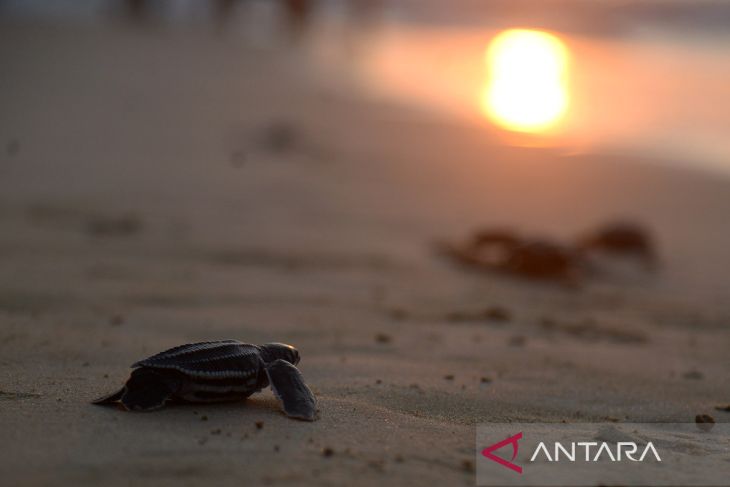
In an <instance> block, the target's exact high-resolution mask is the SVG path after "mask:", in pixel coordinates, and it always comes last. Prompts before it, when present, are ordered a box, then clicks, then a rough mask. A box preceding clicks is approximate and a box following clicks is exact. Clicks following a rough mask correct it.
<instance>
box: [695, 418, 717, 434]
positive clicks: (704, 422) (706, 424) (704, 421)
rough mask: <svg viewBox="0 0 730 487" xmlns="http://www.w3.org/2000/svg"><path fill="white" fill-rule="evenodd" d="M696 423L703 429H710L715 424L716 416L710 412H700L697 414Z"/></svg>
mask: <svg viewBox="0 0 730 487" xmlns="http://www.w3.org/2000/svg"><path fill="white" fill-rule="evenodd" d="M695 423H696V424H697V427H698V428H699V429H700V430H702V431H705V432H707V431H710V430H711V429H712V428H713V427H714V426H715V418H713V417H712V416H710V415H709V414H698V415H697V416H695Z"/></svg>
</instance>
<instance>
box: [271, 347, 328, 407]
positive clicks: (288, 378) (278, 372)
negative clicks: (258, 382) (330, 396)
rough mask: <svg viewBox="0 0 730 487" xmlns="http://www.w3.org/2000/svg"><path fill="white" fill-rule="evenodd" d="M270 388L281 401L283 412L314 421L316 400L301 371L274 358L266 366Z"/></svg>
mask: <svg viewBox="0 0 730 487" xmlns="http://www.w3.org/2000/svg"><path fill="white" fill-rule="evenodd" d="M266 373H267V374H268V376H269V382H270V383H271V390H272V391H274V394H275V395H276V397H277V398H278V399H279V401H281V405H282V407H283V408H284V412H285V413H286V415H287V416H289V417H290V418H296V419H303V420H305V421H314V420H315V418H316V415H317V400H316V399H315V398H314V394H312V391H311V390H309V387H307V385H306V384H305V383H304V378H303V377H302V374H301V372H299V370H298V369H297V368H296V367H294V366H293V365H292V364H290V363H289V362H286V361H285V360H281V359H279V360H274V361H273V362H271V363H270V364H269V365H268V366H267V367H266Z"/></svg>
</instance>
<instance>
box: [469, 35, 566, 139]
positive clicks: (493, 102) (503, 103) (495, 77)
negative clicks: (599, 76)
mask: <svg viewBox="0 0 730 487" xmlns="http://www.w3.org/2000/svg"><path fill="white" fill-rule="evenodd" d="M486 61H487V67H488V81H487V85H486V88H485V89H484V92H483V93H482V100H481V104H482V110H483V111H484V113H485V114H486V115H487V116H488V117H489V118H490V119H491V120H493V121H494V122H495V123H496V124H498V125H500V126H501V127H503V128H506V129H508V130H512V131H516V132H530V133H537V132H545V131H547V130H549V129H552V128H554V127H555V126H556V125H557V124H558V122H559V121H560V120H561V119H562V118H563V117H564V116H565V114H566V112H567V110H568V105H569V101H570V100H569V95H568V86H567V85H568V81H567V77H568V63H569V53H568V49H567V47H566V46H565V44H564V43H563V42H562V41H561V40H560V39H558V38H557V37H555V36H554V35H552V34H548V33H547V32H542V31H538V30H527V29H510V30H506V31H503V32H501V33H500V34H498V35H497V36H496V37H495V38H494V39H493V40H492V42H491V43H490V44H489V47H488V48H487V53H486Z"/></svg>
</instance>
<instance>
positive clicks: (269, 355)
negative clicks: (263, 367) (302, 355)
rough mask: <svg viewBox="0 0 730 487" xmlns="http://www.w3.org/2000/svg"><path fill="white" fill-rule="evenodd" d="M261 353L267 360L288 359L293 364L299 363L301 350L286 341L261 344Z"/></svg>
mask: <svg viewBox="0 0 730 487" xmlns="http://www.w3.org/2000/svg"><path fill="white" fill-rule="evenodd" d="M261 355H262V356H263V358H264V361H265V362H267V363H268V362H273V361H274V360H277V359H281V360H286V361H287V362H289V363H290V364H292V365H296V364H298V363H299V351H298V350H297V349H296V348H294V347H292V346H291V345H287V344H285V343H267V344H266V345H261Z"/></svg>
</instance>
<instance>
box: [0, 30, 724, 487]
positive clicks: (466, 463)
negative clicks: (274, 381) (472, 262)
mask: <svg viewBox="0 0 730 487" xmlns="http://www.w3.org/2000/svg"><path fill="white" fill-rule="evenodd" d="M306 59H307V58H306V57H305V56H302V55H301V53H300V52H298V51H297V50H296V49H295V48H290V47H286V46H285V47H282V46H276V47H271V46H268V47H260V46H256V45H250V44H241V43H240V42H238V40H237V39H236V38H235V37H229V36H226V35H219V36H211V35H208V34H207V33H203V32H200V31H199V30H196V29H193V28H191V29H183V28H178V29H174V28H170V29H167V30H164V31H153V30H144V29H130V28H128V27H127V26H125V25H118V24H115V23H110V24H107V25H103V26H102V25H99V26H90V25H73V24H71V25H61V26H59V25H54V24H50V23H43V22H33V21H18V20H16V21H12V22H11V21H9V20H4V21H3V22H2V24H0V62H1V64H2V65H3V67H4V68H3V75H2V77H1V78H0V106H2V110H0V142H1V143H2V148H3V151H2V153H0V431H2V432H3V434H2V435H1V436H0V451H1V452H2V455H0V472H2V473H1V475H2V479H3V480H2V483H3V484H5V485H17V486H21V485H100V484H103V485H176V486H180V485H200V484H201V483H208V484H210V485H242V484H243V485H245V484H249V485H303V484H307V485H343V484H347V485H433V484H439V485H474V475H475V474H474V455H475V428H476V425H478V424H482V423H489V422H538V421H539V422H561V421H566V422H614V421H619V422H686V421H687V422H691V421H694V418H695V415H697V414H702V413H704V414H711V415H713V416H714V417H715V420H716V421H718V422H728V420H730V413H728V412H722V411H717V410H715V407H716V406H719V405H723V404H728V403H730V374H728V366H729V362H728V345H730V326H728V323H729V322H730V286H729V285H728V283H729V282H730V280H729V279H728V276H727V269H728V266H729V259H730V254H728V248H730V229H729V228H728V225H727V215H728V212H729V211H730V180H728V179H727V178H725V177H719V176H717V175H716V174H711V173H704V172H701V171H694V170H691V169H688V168H678V167H672V166H671V165H666V164H663V163H662V161H657V160H649V159H647V158H642V157H639V156H636V157H633V156H630V155H624V156H621V157H619V156H615V155H609V154H602V153H586V154H580V155H569V154H565V153H563V152H562V151H560V150H556V149H549V148H524V147H510V146H506V145H503V144H501V143H499V140H498V137H497V134H496V133H495V132H494V130H493V129H490V128H488V127H485V125H483V124H470V123H466V122H465V123H460V122H458V121H454V120H444V119H442V118H439V117H435V116H433V117H432V116H429V115H424V114H423V113H421V112H419V111H417V110H410V109H406V108H403V107H401V106H398V105H396V104H392V103H387V102H384V101H382V100H376V99H371V98H368V97H364V96H363V97H360V96H357V95H356V94H352V93H349V92H344V91H342V90H338V89H336V87H335V84H331V83H330V84H328V83H320V82H318V76H317V73H314V72H312V69H311V66H309V65H308V63H307V61H306ZM210 73H218V75H216V76H210ZM292 80H296V82H293V81H292ZM614 218H631V219H635V220H637V221H640V222H642V223H644V224H645V225H647V226H648V227H649V228H651V230H652V232H653V235H654V236H655V240H656V242H657V247H658V252H659V255H660V258H661V266H660V270H659V271H658V272H656V273H647V272H644V271H643V270H641V269H637V268H636V267H635V266H632V265H626V266H621V265H619V266H609V267H608V269H607V272H605V273H603V274H602V275H600V276H598V277H596V278H594V279H590V280H587V281H586V282H584V283H582V284H581V285H580V286H577V287H570V288H569V287H565V286H559V285H554V284H550V283H547V284H546V283H535V282H528V281H524V280H520V279H516V278H510V277H504V276H499V275H490V274H482V273H476V272H470V271H468V270H465V269H462V268H460V267H458V266H455V265H453V263H452V262H449V261H448V260H447V259H444V258H443V257H442V256H439V255H438V254H437V253H436V252H435V250H434V243H435V242H438V241H443V240H455V239H460V238H463V237H465V236H466V235H468V234H469V232H471V231H472V230H474V229H475V228H478V227H481V226H489V225H498V226H509V227H512V228H515V229H517V230H519V231H521V232H525V233H528V234H531V235H537V236H540V235H547V236H550V237H553V238H560V239H572V238H574V237H576V236H577V235H579V234H581V233H582V232H585V231H589V230H591V229H593V228H595V227H596V226H597V225H600V224H602V223H603V222H605V221H608V220H611V219H614ZM495 309H497V310H498V312H494V310H495ZM485 310H492V312H491V313H486V312H485ZM490 316H491V317H490ZM224 338H233V339H238V340H242V341H246V342H251V343H266V342H270V341H281V342H286V343H291V344H293V345H295V346H297V347H298V349H299V350H300V352H301V355H302V362H301V364H300V370H301V371H302V373H303V374H304V376H305V378H306V380H307V382H308V384H309V385H310V387H311V388H312V389H313V391H314V392H315V394H316V395H317V398H318V401H319V408H320V419H319V420H318V421H316V422H313V423H305V422H299V421H293V420H291V419H288V418H287V417H285V416H284V415H283V414H282V413H281V412H280V409H279V406H278V404H277V402H276V399H275V398H274V396H273V395H272V393H271V392H270V391H268V390H267V391H265V392H263V393H261V394H257V395H255V396H253V397H251V398H250V399H249V400H248V401H247V402H246V403H245V404H223V405H214V406H195V405H186V406H173V407H169V408H166V409H164V410H162V411H159V412H155V413H149V414H132V413H125V412H122V411H119V410H117V409H114V408H98V407H94V406H92V405H90V404H89V402H90V401H91V400H92V399H94V398H95V397H97V396H99V395H101V394H103V393H106V392H109V391H111V390H113V389H115V388H117V387H119V385H120V384H121V383H122V382H123V381H124V380H125V379H126V378H127V376H128V373H129V369H128V366H129V365H130V364H131V363H133V362H135V361H136V360H138V359H140V358H143V357H145V356H147V355H150V354H152V353H155V352H158V351H160V350H164V349H166V348H170V347H172V346H175V345H179V344H181V343H186V342H192V341H202V340H209V339H224Z"/></svg>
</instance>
